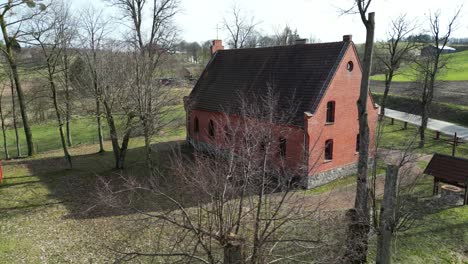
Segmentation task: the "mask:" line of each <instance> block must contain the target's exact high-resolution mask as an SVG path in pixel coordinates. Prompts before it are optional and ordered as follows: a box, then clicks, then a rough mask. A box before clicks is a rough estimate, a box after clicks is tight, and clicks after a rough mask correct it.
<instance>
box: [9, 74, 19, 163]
mask: <svg viewBox="0 0 468 264" xmlns="http://www.w3.org/2000/svg"><path fill="white" fill-rule="evenodd" d="M10 90H11V110H12V111H11V112H12V115H13V128H14V130H15V142H16V156H17V157H21V143H20V139H19V134H18V121H17V119H16V118H17V117H16V100H15V97H16V96H15V95H16V91H15V83H14V81H13V75H12V74H11V73H10Z"/></svg>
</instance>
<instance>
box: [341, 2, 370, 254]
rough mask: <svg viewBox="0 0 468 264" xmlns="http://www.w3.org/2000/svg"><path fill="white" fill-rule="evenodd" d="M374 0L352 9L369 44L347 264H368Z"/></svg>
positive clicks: (365, 65) (365, 63) (361, 103)
mask: <svg viewBox="0 0 468 264" xmlns="http://www.w3.org/2000/svg"><path fill="white" fill-rule="evenodd" d="M371 3H372V0H355V2H354V5H353V8H352V9H350V10H349V11H348V12H351V11H354V10H356V9H357V13H358V14H359V15H360V17H361V20H362V23H363V24H364V26H365V28H366V44H365V52H364V60H363V65H362V79H361V87H360V92H359V99H358V101H357V109H358V118H359V159H358V169H357V170H358V171H357V183H356V198H355V202H354V208H353V209H351V210H350V211H349V212H348V216H349V219H350V223H349V226H348V237H347V247H346V254H345V258H344V259H345V262H346V263H365V262H366V258H367V248H368V233H369V230H370V211H369V189H368V186H367V178H368V177H367V176H368V163H369V143H370V138H369V123H368V116H367V105H368V102H367V101H368V100H367V99H368V97H369V77H370V72H371V67H372V53H373V50H374V32H375V13H373V12H368V10H369V6H370V4H371Z"/></svg>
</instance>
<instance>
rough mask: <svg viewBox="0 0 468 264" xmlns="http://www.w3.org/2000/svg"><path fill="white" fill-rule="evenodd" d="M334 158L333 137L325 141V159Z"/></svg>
mask: <svg viewBox="0 0 468 264" xmlns="http://www.w3.org/2000/svg"><path fill="white" fill-rule="evenodd" d="M332 159H333V139H329V140H327V141H325V160H332Z"/></svg>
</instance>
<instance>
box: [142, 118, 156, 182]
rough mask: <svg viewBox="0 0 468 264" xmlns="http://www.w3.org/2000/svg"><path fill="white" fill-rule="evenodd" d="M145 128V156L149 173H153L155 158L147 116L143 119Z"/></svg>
mask: <svg viewBox="0 0 468 264" xmlns="http://www.w3.org/2000/svg"><path fill="white" fill-rule="evenodd" d="M142 123H143V129H144V138H145V157H146V166H147V169H148V174H149V175H152V174H153V172H154V171H153V160H152V158H151V132H150V127H149V124H148V120H147V119H146V118H145V119H144V120H143V122H142Z"/></svg>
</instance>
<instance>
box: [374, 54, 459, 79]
mask: <svg viewBox="0 0 468 264" xmlns="http://www.w3.org/2000/svg"><path fill="white" fill-rule="evenodd" d="M443 56H445V57H449V58H450V61H449V64H448V68H447V69H445V70H444V71H443V72H441V75H440V79H439V80H441V81H468V51H462V52H456V53H452V54H444V55H443ZM413 66H414V65H405V66H403V67H402V68H401V69H400V70H399V71H398V75H397V76H395V78H394V79H393V81H395V82H411V81H414V80H415V79H414V76H415V72H414V68H413ZM371 79H372V80H376V81H384V80H385V76H384V75H383V74H378V75H374V76H372V77H371Z"/></svg>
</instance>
